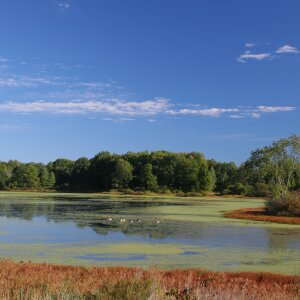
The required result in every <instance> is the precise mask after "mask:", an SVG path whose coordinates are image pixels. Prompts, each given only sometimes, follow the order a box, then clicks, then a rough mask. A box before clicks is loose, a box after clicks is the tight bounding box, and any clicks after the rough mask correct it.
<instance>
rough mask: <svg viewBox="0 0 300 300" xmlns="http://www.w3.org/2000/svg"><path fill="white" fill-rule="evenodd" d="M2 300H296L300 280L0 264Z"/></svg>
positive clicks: (260, 275) (262, 275)
mask: <svg viewBox="0 0 300 300" xmlns="http://www.w3.org/2000/svg"><path fill="white" fill-rule="evenodd" d="M0 299H3V300H14V299H17V300H29V299H33V300H38V299H43V300H44V299H45V300H52V299H53V300H54V299H55V300H71V299H82V300H84V299H85V300H87V299H88V300H98V299H99V300H100V299H101V300H102V299H103V300H109V299H117V300H118V299H120V300H127V299H128V300H144V299H145V300H146V299H149V300H160V299H163V300H164V299H174V300H189V299H191V300H192V299H193V300H194V299H195V300H202V299H203V300H204V299H213V300H221V299H222V300H223V299H225V300H227V299H228V300H229V299H243V300H244V299H245V300H248V299H249V300H254V299H267V300H268V299H272V300H277V299H278V300H285V299H300V276H288V275H276V274H268V273H224V272H209V271H202V270H197V269H191V270H169V271H167V270H158V269H151V270H145V269H139V268H127V267H101V268H99V267H92V268H87V267H75V266H62V265H50V264H36V263H31V262H26V263H22V262H19V263H16V262H13V261H10V260H2V261H0Z"/></svg>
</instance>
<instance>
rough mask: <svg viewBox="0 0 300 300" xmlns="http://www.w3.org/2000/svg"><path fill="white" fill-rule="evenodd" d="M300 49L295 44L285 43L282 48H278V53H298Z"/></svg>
mask: <svg viewBox="0 0 300 300" xmlns="http://www.w3.org/2000/svg"><path fill="white" fill-rule="evenodd" d="M299 52H300V51H299V50H298V49H297V48H296V47H293V46H290V45H284V46H282V47H280V48H278V49H277V51H276V53H293V54H298V53H299Z"/></svg>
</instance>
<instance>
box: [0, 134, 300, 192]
mask: <svg viewBox="0 0 300 300" xmlns="http://www.w3.org/2000/svg"><path fill="white" fill-rule="evenodd" d="M296 138H297V139H299V138H298V137H296ZM269 148H270V147H269ZM264 149H268V147H265V148H263V149H258V150H256V151H254V152H252V154H251V157H250V158H249V159H248V160H247V161H246V162H245V163H243V164H241V165H240V166H237V165H236V164H235V163H233V162H229V163H227V162H218V161H215V160H207V159H205V157H204V155H203V154H201V153H196V152H191V153H173V152H167V151H154V152H147V151H145V152H138V153H133V152H128V153H126V154H122V155H119V154H112V153H110V152H100V153H98V154H97V155H96V156H95V157H93V158H91V159H88V158H85V157H82V158H79V159H77V160H75V161H72V160H68V159H62V158H60V159H57V160H55V161H53V162H50V163H48V164H47V165H45V164H42V163H21V162H19V161H15V160H10V161H8V162H0V189H2V190H6V189H51V188H55V189H58V190H70V191H71V190H73V191H111V190H118V191H125V192H126V191H127V192H130V191H141V192H145V191H152V192H158V193H170V192H173V193H182V194H183V193H185V194H193V193H201V194H205V193H208V192H219V193H221V194H248V195H254V196H266V195H268V193H269V192H270V186H271V184H272V182H271V179H272V178H271V177H272V176H270V174H268V173H266V172H264V171H261V170H262V168H261V167H260V166H261V165H262V161H263V159H262V155H261V153H263V151H264ZM269 173H270V172H269ZM271 173H272V172H271ZM290 176H291V182H292V189H299V188H300V163H299V160H298V161H296V165H295V168H294V169H293V170H292V174H291V175H290Z"/></svg>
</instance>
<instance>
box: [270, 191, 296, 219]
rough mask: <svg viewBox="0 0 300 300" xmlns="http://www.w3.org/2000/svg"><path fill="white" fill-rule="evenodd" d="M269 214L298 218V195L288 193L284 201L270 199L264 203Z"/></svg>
mask: <svg viewBox="0 0 300 300" xmlns="http://www.w3.org/2000/svg"><path fill="white" fill-rule="evenodd" d="M266 206H267V210H268V212H269V213H271V214H275V215H280V216H294V217H297V216H300V193H299V192H293V193H289V194H288V195H287V196H286V198H284V199H270V200H268V201H267V203H266Z"/></svg>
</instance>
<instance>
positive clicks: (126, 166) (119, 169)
mask: <svg viewBox="0 0 300 300" xmlns="http://www.w3.org/2000/svg"><path fill="white" fill-rule="evenodd" d="M132 171H133V168H132V165H131V164H130V163H129V162H128V161H126V160H124V159H118V160H116V162H115V168H114V172H113V174H112V185H113V187H114V188H117V189H124V188H127V187H128V186H129V183H130V181H131V180H132V178H133V176H132Z"/></svg>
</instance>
